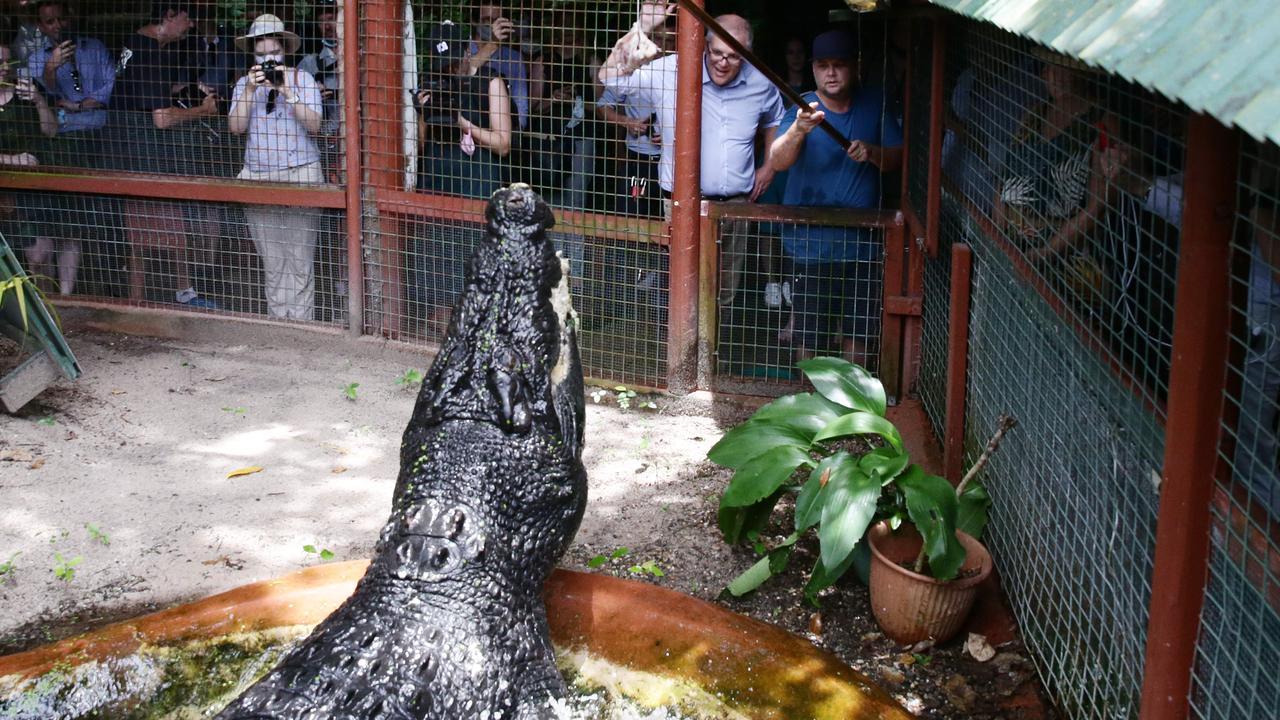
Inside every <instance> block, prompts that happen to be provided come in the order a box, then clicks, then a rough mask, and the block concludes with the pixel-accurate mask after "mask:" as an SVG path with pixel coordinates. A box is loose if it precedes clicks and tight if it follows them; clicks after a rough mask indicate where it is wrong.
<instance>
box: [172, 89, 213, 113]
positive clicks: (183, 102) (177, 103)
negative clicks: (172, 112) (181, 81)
mask: <svg viewBox="0 0 1280 720" xmlns="http://www.w3.org/2000/svg"><path fill="white" fill-rule="evenodd" d="M207 94H208V93H206V92H205V91H204V90H201V89H200V86H199V85H197V84H195V83H191V84H190V85H184V86H182V88H181V89H179V90H178V91H177V92H175V93H173V95H171V96H170V100H171V101H172V103H173V105H174V107H180V108H183V109H185V110H189V109H191V108H193V107H200V105H201V104H202V103H204V98H205V96H206V95H207Z"/></svg>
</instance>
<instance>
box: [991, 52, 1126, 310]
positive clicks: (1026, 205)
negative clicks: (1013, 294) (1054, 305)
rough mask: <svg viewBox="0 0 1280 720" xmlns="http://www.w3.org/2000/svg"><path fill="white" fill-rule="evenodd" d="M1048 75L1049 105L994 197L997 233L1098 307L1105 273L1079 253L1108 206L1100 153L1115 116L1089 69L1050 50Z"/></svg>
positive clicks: (1022, 132)
mask: <svg viewBox="0 0 1280 720" xmlns="http://www.w3.org/2000/svg"><path fill="white" fill-rule="evenodd" d="M1037 54H1038V55H1039V56H1040V58H1041V59H1042V60H1043V61H1044V66H1043V68H1042V69H1041V76H1042V77H1043V79H1044V83H1045V89H1046V90H1047V92H1048V96H1049V97H1048V100H1046V101H1045V102H1044V103H1042V104H1041V105H1039V106H1038V107H1036V108H1034V109H1032V111H1031V112H1029V113H1028V114H1027V115H1026V117H1025V118H1024V119H1023V121H1022V125H1021V126H1020V128H1019V129H1018V131H1017V133H1016V134H1015V135H1014V139H1013V144H1012V146H1011V147H1010V148H1009V151H1008V156H1007V162H1006V166H1005V168H1004V169H1003V172H1001V174H1000V177H1001V180H1000V183H999V194H998V195H997V197H996V199H995V205H994V217H995V223H996V227H997V228H1000V229H1002V230H1003V231H1004V232H1005V234H1006V236H1007V237H1008V238H1009V239H1010V240H1011V241H1012V242H1014V243H1015V244H1017V245H1018V246H1019V247H1021V248H1022V249H1023V251H1024V252H1025V253H1026V255H1027V257H1028V258H1029V259H1031V260H1033V261H1050V260H1051V261H1052V265H1051V266H1050V267H1049V268H1048V270H1047V272H1048V274H1049V275H1050V276H1051V277H1052V278H1053V280H1054V283H1055V285H1056V286H1058V287H1059V288H1067V289H1068V290H1069V291H1070V293H1071V294H1072V296H1073V300H1078V301H1081V302H1084V303H1091V302H1093V300H1094V298H1093V297H1092V296H1093V295H1094V294H1096V291H1097V288H1096V287H1094V286H1093V280H1092V278H1096V277H1100V276H1101V272H1100V271H1099V270H1097V268H1096V265H1095V264H1094V263H1093V262H1092V260H1091V259H1090V258H1089V256H1088V255H1086V254H1082V253H1080V252H1079V250H1080V248H1081V247H1082V246H1083V245H1084V243H1085V241H1086V240H1087V239H1088V237H1089V235H1090V233H1092V232H1093V230H1094V228H1095V227H1096V226H1097V222H1098V219H1099V218H1100V217H1101V216H1102V213H1103V210H1104V209H1105V208H1106V206H1107V192H1108V184H1107V179H1106V177H1104V175H1103V173H1102V172H1101V166H1100V163H1101V160H1102V153H1101V152H1099V151H1101V150H1105V149H1106V147H1107V144H1108V142H1109V138H1113V137H1115V132H1116V130H1115V122H1114V118H1112V117H1111V116H1110V115H1108V114H1107V113H1106V111H1105V110H1103V108H1101V107H1099V106H1098V104H1097V103H1096V102H1095V99H1094V98H1093V94H1092V92H1091V91H1090V86H1089V80H1088V78H1087V77H1086V73H1088V72H1090V69H1089V68H1088V66H1086V65H1084V64H1083V63H1081V62H1080V61H1078V60H1075V59H1073V58H1068V57H1066V56H1063V55H1059V54H1057V53H1054V52H1050V51H1040V52H1038V53H1037Z"/></svg>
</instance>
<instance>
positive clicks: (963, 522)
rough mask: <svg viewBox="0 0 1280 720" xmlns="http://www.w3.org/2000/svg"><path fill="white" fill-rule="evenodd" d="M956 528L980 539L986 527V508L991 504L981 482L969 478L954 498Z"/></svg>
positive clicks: (989, 497)
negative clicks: (958, 494)
mask: <svg viewBox="0 0 1280 720" xmlns="http://www.w3.org/2000/svg"><path fill="white" fill-rule="evenodd" d="M956 500H957V502H958V503H959V507H958V508H957V509H956V528H958V529H960V530H963V531H965V532H967V533H969V534H970V535H972V536H973V537H974V539H977V540H981V539H982V533H983V532H985V531H986V529H987V508H988V507H990V506H991V496H990V495H988V494H987V489H986V488H985V487H983V486H982V484H981V483H979V482H976V481H973V480H970V481H969V484H968V485H966V486H965V488H964V492H963V493H961V494H960V496H959V497H958V498H957V499H956Z"/></svg>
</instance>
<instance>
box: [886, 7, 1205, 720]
mask: <svg viewBox="0 0 1280 720" xmlns="http://www.w3.org/2000/svg"><path fill="white" fill-rule="evenodd" d="M950 30H951V32H949V34H948V48H947V50H948V54H947V72H946V78H947V79H946V86H945V88H944V90H945V92H944V97H946V100H947V107H946V110H945V117H946V126H945V133H944V138H943V144H942V148H941V153H942V158H941V159H942V184H943V189H944V192H943V197H942V201H941V218H940V228H939V229H940V231H941V232H940V233H939V234H940V236H942V238H943V241H944V247H945V242H946V240H948V239H950V240H953V241H960V240H963V241H965V242H968V243H969V244H970V245H971V246H972V247H973V250H974V270H973V290H972V310H971V319H970V322H971V329H970V337H969V338H968V342H969V350H968V352H969V359H968V362H969V370H968V378H967V383H968V394H967V409H966V427H965V431H966V438H965V448H966V461H967V462H973V461H974V460H975V459H976V457H977V454H978V452H979V451H980V450H981V448H982V446H983V444H984V443H985V436H986V434H987V433H989V432H990V429H991V428H993V427H994V426H995V422H996V418H997V417H998V416H999V415H1000V414H1002V413H1008V414H1011V415H1013V416H1014V417H1016V418H1017V419H1018V421H1019V427H1018V430H1017V432H1016V433H1015V434H1014V435H1012V436H1010V437H1009V438H1008V439H1007V440H1006V442H1005V443H1004V445H1002V447H1001V451H1000V453H999V454H998V455H997V456H996V457H995V458H994V459H993V461H992V464H991V465H989V466H988V470H987V485H988V488H989V490H990V493H991V496H992V499H993V507H992V524H991V526H990V529H989V531H988V542H989V543H990V544H991V546H992V548H993V553H994V554H995V555H996V557H998V558H999V559H1000V565H1001V576H1002V580H1003V582H1004V585H1005V589H1006V591H1007V592H1008V594H1009V597H1010V600H1011V603H1012V605H1013V607H1014V610H1015V613H1016V615H1017V617H1018V619H1019V625H1020V628H1021V630H1022V632H1023V634H1024V639H1025V640H1026V642H1027V644H1028V646H1029V648H1030V649H1031V650H1032V652H1033V654H1034V655H1035V658H1036V662H1037V665H1038V667H1039V669H1040V672H1041V674H1042V677H1043V679H1044V681H1045V684H1046V687H1047V688H1048V690H1049V691H1050V693H1051V694H1052V695H1053V696H1054V697H1055V698H1056V700H1057V701H1058V705H1059V707H1060V708H1061V709H1063V710H1064V711H1065V712H1066V713H1067V714H1068V715H1069V716H1071V717H1107V718H1110V717H1134V716H1136V714H1137V710H1138V701H1139V697H1140V694H1141V686H1142V679H1143V664H1144V656H1145V649H1146V633H1147V618H1148V615H1147V613H1148V605H1149V601H1150V596H1151V586H1150V582H1151V573H1152V568H1153V556H1154V542H1155V520H1156V514H1157V509H1158V489H1159V479H1160V472H1161V468H1162V462H1163V454H1164V427H1163V426H1164V401H1165V398H1166V397H1167V395H1168V382H1169V379H1168V373H1169V353H1170V340H1171V336H1172V327H1173V322H1172V308H1173V289H1174V280H1175V277H1176V272H1177V267H1176V259H1177V250H1178V234H1179V228H1180V220H1181V204H1182V192H1181V184H1182V162H1183V155H1184V149H1183V142H1184V141H1183V137H1184V134H1185V124H1186V117H1185V112H1184V111H1183V110H1181V109H1180V108H1178V107H1177V106H1175V105H1173V104H1172V103H1169V102H1167V101H1166V100H1164V99H1162V98H1159V97H1157V96H1154V95H1152V94H1150V93H1148V92H1146V91H1144V90H1142V89H1141V88H1138V87H1136V86H1133V85H1131V84H1128V83H1125V82H1123V81H1121V80H1120V79H1118V78H1115V77H1113V76H1109V75H1106V74H1103V73H1101V72H1098V71H1096V70H1092V69H1090V68H1089V67H1087V66H1085V65H1084V64H1083V63H1080V62H1079V61H1076V60H1074V59H1072V58H1068V57H1065V56H1062V55H1059V54H1057V53H1054V52H1052V51H1050V50H1048V49H1047V48H1043V47H1040V46H1037V45H1034V44H1032V43H1030V42H1028V41H1024V40H1021V39H1018V38H1015V37H1014V36H1012V35H1009V34H1006V33H1002V32H1000V31H998V30H996V29H995V28H992V27H990V26H984V25H980V24H978V23H970V22H963V23H961V22H956V23H953V24H952V25H951V26H950ZM914 67H915V65H914V62H913V75H912V78H913V80H912V82H913V85H912V87H913V92H912V95H913V97H914V96H915V92H914V82H915V70H914ZM912 133H913V134H914V129H913V131H912ZM911 187H912V186H911V183H910V182H909V183H908V193H909V194H910V193H911ZM949 262H950V257H949V255H948V254H946V253H939V254H938V255H937V256H936V257H935V258H933V259H930V260H929V261H928V262H926V269H925V282H926V300H925V308H924V323H925V327H926V333H925V340H924V356H923V358H922V365H921V377H920V382H919V384H918V388H919V390H920V392H921V395H922V401H923V404H924V406H925V409H926V411H927V412H928V413H929V415H930V418H931V420H932V422H933V423H934V424H935V426H936V427H939V428H941V427H942V425H943V421H942V412H943V409H944V406H945V396H944V395H942V393H943V392H944V388H945V379H944V378H945V352H944V351H943V350H942V347H941V346H940V345H939V343H940V342H945V338H946V334H945V330H944V329H943V326H944V323H945V315H944V312H945V291H946V286H947V284H948V283H947V275H946V273H947V266H948V265H949ZM940 295H941V297H940Z"/></svg>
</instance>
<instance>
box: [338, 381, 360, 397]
mask: <svg viewBox="0 0 1280 720" xmlns="http://www.w3.org/2000/svg"><path fill="white" fill-rule="evenodd" d="M358 387H360V383H358V382H353V383H347V384H346V385H343V386H342V394H343V395H346V396H347V399H348V400H351V401H353V402H354V401H355V399H356V388H358Z"/></svg>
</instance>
